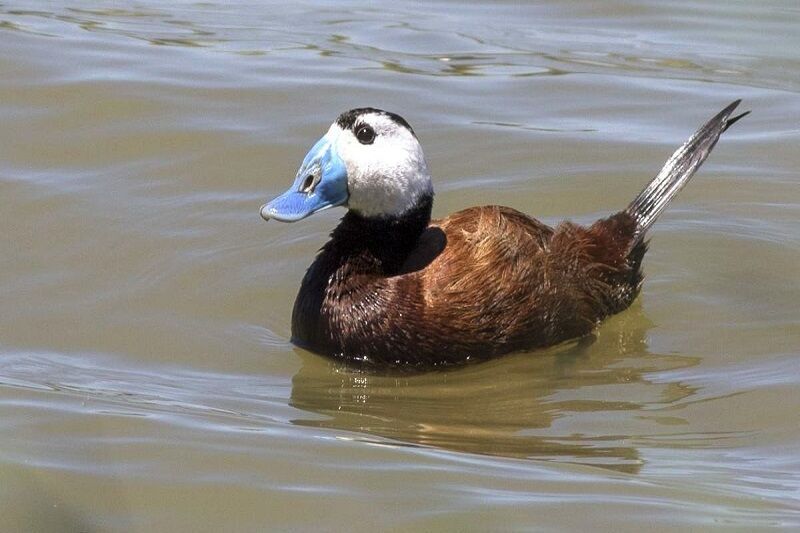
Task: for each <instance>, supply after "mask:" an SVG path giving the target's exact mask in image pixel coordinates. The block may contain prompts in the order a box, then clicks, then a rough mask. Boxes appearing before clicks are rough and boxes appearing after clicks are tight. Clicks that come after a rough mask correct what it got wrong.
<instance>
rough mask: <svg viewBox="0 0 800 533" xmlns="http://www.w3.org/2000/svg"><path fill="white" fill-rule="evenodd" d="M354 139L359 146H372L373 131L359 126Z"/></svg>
mask: <svg viewBox="0 0 800 533" xmlns="http://www.w3.org/2000/svg"><path fill="white" fill-rule="evenodd" d="M356 139H358V142H360V143H361V144H372V141H374V140H375V130H373V129H372V128H370V127H369V126H359V127H358V129H357V130H356Z"/></svg>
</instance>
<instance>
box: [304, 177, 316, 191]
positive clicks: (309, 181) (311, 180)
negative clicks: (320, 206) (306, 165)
mask: <svg viewBox="0 0 800 533" xmlns="http://www.w3.org/2000/svg"><path fill="white" fill-rule="evenodd" d="M315 177H316V176H314V174H309V175H308V176H306V179H305V180H304V181H303V185H301V186H300V192H305V193H310V192H311V189H312V188H313V187H314V185H316V183H315V182H316V179H315Z"/></svg>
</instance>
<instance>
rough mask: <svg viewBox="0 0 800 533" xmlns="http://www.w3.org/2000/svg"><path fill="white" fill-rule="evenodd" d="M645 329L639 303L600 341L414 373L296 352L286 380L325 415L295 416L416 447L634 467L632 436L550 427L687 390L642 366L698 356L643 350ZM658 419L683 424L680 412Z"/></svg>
mask: <svg viewBox="0 0 800 533" xmlns="http://www.w3.org/2000/svg"><path fill="white" fill-rule="evenodd" d="M648 327H649V322H648V321H647V319H646V318H644V317H643V315H642V311H641V306H640V305H638V304H636V305H634V307H633V309H631V311H630V312H629V313H626V314H625V315H623V316H621V317H618V318H616V319H615V320H614V323H612V324H610V325H609V327H608V328H604V330H603V334H601V335H600V336H598V337H591V338H586V339H583V340H581V341H579V342H577V343H570V344H567V345H564V346H562V347H558V348H554V349H550V350H547V351H544V352H536V353H530V354H514V355H511V356H508V357H505V358H502V359H500V360H498V361H493V362H490V363H486V364H481V365H477V366H474V367H468V368H466V369H462V370H460V371H454V372H447V373H432V374H428V375H423V376H412V377H384V376H376V375H371V374H359V373H352V372H350V371H348V370H346V369H337V368H336V366H335V363H330V364H328V365H325V364H321V361H320V359H319V358H318V357H316V356H313V355H309V354H305V353H300V355H301V357H303V366H302V368H301V369H300V371H299V372H298V373H297V374H296V375H295V376H294V378H293V380H292V396H291V405H292V406H294V407H297V408H299V409H303V410H305V411H309V412H311V413H315V414H319V415H323V418H322V419H320V418H318V417H313V418H300V419H296V420H294V421H293V422H294V423H295V424H299V425H303V426H312V427H324V428H335V429H340V430H346V431H351V432H357V433H367V434H370V435H374V436H377V437H381V438H388V439H393V440H395V441H400V442H405V443H409V444H414V445H419V446H434V447H441V448H445V449H448V450H455V451H460V452H469V453H478V454H487V455H496V456H503V457H517V458H528V459H546V460H554V461H562V462H574V463H582V464H591V465H594V466H601V467H604V468H609V469H614V470H619V471H623V472H628V473H636V472H638V471H639V469H640V468H641V466H642V460H641V458H640V456H639V453H638V452H637V450H636V448H635V447H633V446H631V444H630V442H631V438H633V437H635V435H624V434H615V433H613V432H609V434H596V435H591V434H571V433H568V434H564V433H560V432H559V429H558V428H557V427H554V424H555V423H556V422H559V425H560V426H567V425H568V424H565V423H564V421H559V419H567V420H568V419H570V418H573V417H575V416H576V415H578V416H579V415H581V414H584V413H587V414H590V415H591V416H594V417H597V418H598V419H602V418H603V417H604V416H606V415H608V414H609V413H611V412H619V411H628V412H632V413H640V412H642V411H643V410H646V409H647V408H648V404H652V405H658V406H663V405H669V404H671V403H673V402H676V401H679V400H683V399H685V398H687V397H689V396H691V395H692V394H693V392H694V391H695V388H694V387H691V386H687V385H685V384H682V383H681V382H680V381H674V382H661V383H658V384H656V383H653V382H651V381H650V380H648V377H647V374H648V372H652V371H654V370H667V369H681V368H689V367H692V366H694V365H696V364H697V363H698V361H699V358H697V357H689V356H664V355H656V354H652V353H650V352H649V351H648V350H647V342H646V339H647V329H648ZM631 389H634V390H635V391H636V392H635V394H630V393H629V391H630V390H631ZM665 418H668V422H667V423H669V424H672V425H680V424H681V423H682V421H681V419H680V417H679V416H675V417H665ZM611 425H614V424H613V423H612V424H611Z"/></svg>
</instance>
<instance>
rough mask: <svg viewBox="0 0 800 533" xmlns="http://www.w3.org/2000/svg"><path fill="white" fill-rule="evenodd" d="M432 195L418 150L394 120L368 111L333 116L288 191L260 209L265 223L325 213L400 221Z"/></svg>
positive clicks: (404, 127) (409, 133)
mask: <svg viewBox="0 0 800 533" xmlns="http://www.w3.org/2000/svg"><path fill="white" fill-rule="evenodd" d="M432 194H433V186H432V185H431V178H430V175H429V174H428V167H427V165H426V164H425V156H424V155H423V153H422V147H421V146H420V144H419V141H418V140H417V137H416V135H415V134H414V130H412V129H411V126H409V125H408V123H407V122H406V121H405V120H404V119H403V118H402V117H400V116H398V115H395V114H394V113H389V112H387V111H381V110H380V109H373V108H360V109H352V110H350V111H347V112H346V113H342V114H341V115H339V118H337V119H336V121H335V122H334V123H333V124H332V125H331V127H330V129H329V130H328V132H327V133H326V134H325V136H324V137H322V138H321V139H320V140H319V141H317V143H316V144H315V145H314V146H313V147H312V148H311V150H310V151H309V152H308V154H307V155H306V157H305V159H303V163H302V165H300V170H298V171H297V176H296V177H295V179H294V183H293V184H292V186H291V187H290V188H289V190H288V191H286V192H285V193H283V194H282V195H280V196H278V197H277V198H275V199H274V200H272V201H270V202H268V203H266V204H265V205H263V206H262V207H261V216H262V217H263V218H264V219H265V220H269V219H271V218H272V219H275V220H280V221H282V222H295V221H297V220H300V219H302V218H305V217H307V216H309V215H312V214H314V213H316V212H317V211H322V210H323V209H328V208H329V207H336V206H339V205H341V206H346V207H347V208H349V209H350V210H351V211H355V212H357V213H358V214H360V215H362V216H364V217H370V218H373V217H376V218H392V217H401V216H402V215H403V214H404V213H406V212H408V211H410V210H411V209H413V208H415V207H416V206H417V205H418V204H419V203H420V201H422V200H423V199H426V198H430V196H431V195H432Z"/></svg>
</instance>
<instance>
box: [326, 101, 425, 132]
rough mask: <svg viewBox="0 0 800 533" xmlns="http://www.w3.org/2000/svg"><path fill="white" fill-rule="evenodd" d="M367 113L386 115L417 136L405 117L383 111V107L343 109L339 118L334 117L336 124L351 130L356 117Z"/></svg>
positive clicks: (356, 119) (356, 120)
mask: <svg viewBox="0 0 800 533" xmlns="http://www.w3.org/2000/svg"><path fill="white" fill-rule="evenodd" d="M367 114H376V115H382V116H384V117H388V118H389V119H391V120H392V121H393V122H395V123H396V124H398V125H400V126H403V127H404V128H405V129H407V130H408V131H410V132H411V135H413V136H414V137H416V136H417V134H416V133H414V130H413V129H412V128H411V125H410V124H409V123H408V122H406V119H404V118H403V117H401V116H400V115H397V114H395V113H392V112H390V111H384V110H383V109H375V108H374V107H358V108H356V109H351V110H350V111H345V112H344V113H342V114H341V115H339V118H337V119H336V124H337V125H338V126H339V127H340V128H342V129H345V130H353V126H355V124H356V122H358V117H360V116H361V115H367Z"/></svg>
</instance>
